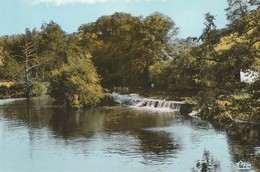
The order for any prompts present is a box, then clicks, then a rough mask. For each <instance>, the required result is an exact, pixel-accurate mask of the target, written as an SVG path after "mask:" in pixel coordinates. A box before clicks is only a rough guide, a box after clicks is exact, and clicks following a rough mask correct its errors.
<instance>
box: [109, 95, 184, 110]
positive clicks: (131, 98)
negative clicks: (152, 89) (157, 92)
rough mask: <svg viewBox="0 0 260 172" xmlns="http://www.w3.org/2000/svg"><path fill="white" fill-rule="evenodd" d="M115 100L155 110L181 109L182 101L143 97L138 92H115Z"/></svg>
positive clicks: (139, 107) (130, 105)
mask: <svg viewBox="0 0 260 172" xmlns="http://www.w3.org/2000/svg"><path fill="white" fill-rule="evenodd" d="M114 98H115V101H116V102H118V103H120V104H122V105H126V106H129V107H131V108H137V109H146V110H155V111H167V112H169V111H180V108H181V105H182V104H184V103H183V102H181V101H170V100H165V99H163V100H162V99H151V98H143V97H140V96H139V95H138V94H129V95H119V94H115V96H114Z"/></svg>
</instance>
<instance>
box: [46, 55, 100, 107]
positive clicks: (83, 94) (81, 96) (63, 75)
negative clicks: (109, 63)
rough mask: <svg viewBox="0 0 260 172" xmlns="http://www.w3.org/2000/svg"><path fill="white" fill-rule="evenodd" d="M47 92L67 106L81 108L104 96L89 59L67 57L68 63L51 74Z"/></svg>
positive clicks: (93, 103)
mask: <svg viewBox="0 0 260 172" xmlns="http://www.w3.org/2000/svg"><path fill="white" fill-rule="evenodd" d="M49 93H50V95H51V97H53V98H55V99H56V101H58V102H60V103H63V104H66V106H67V107H69V108H83V107H86V106H92V105H95V104H97V103H99V101H100V99H101V98H102V97H103V96H104V94H103V89H102V87H101V86H100V84H99V77H98V75H97V73H96V69H95V67H94V66H93V64H92V62H91V60H90V59H89V58H85V57H77V58H69V60H68V63H67V64H64V65H62V66H61V67H60V68H59V69H57V70H54V71H53V72H52V74H51V79H50V86H49Z"/></svg>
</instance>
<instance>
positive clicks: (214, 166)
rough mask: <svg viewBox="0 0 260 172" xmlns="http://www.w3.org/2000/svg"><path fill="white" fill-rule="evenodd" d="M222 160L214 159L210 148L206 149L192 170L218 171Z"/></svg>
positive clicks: (194, 171)
mask: <svg viewBox="0 0 260 172" xmlns="http://www.w3.org/2000/svg"><path fill="white" fill-rule="evenodd" d="M219 167H220V162H219V161H218V160H216V159H214V157H213V155H211V153H210V151H209V150H206V149H204V152H203V154H202V159H201V160H197V162H196V165H195V167H194V168H192V172H216V171H219V170H220V169H219Z"/></svg>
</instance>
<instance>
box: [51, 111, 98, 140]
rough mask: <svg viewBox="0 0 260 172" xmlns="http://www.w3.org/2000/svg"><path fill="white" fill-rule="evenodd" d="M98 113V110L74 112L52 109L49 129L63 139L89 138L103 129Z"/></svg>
mask: <svg viewBox="0 0 260 172" xmlns="http://www.w3.org/2000/svg"><path fill="white" fill-rule="evenodd" d="M98 111H99V110H98V109H88V110H85V111H78V112H74V111H67V110H66V109H64V108H56V109H53V113H52V118H51V120H50V124H49V127H50V128H51V129H52V130H53V131H54V132H55V135H57V136H62V137H63V138H70V137H74V138H75V137H82V136H84V137H90V136H93V135H94V134H95V133H96V132H99V131H102V128H103V118H102V116H99V115H97V114H98Z"/></svg>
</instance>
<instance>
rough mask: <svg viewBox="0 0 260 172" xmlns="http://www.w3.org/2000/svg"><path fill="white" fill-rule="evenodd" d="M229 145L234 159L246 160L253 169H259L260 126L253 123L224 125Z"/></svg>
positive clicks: (236, 160)
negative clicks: (257, 149)
mask: <svg viewBox="0 0 260 172" xmlns="http://www.w3.org/2000/svg"><path fill="white" fill-rule="evenodd" d="M225 127H226V131H227V135H228V141H229V145H230V147H231V152H232V154H233V156H234V161H235V162H238V161H239V160H243V161H248V162H250V163H251V164H252V166H253V168H254V169H260V152H258V151H256V148H257V147H260V126H259V125H253V124H241V123H239V124H232V125H226V126H225Z"/></svg>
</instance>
